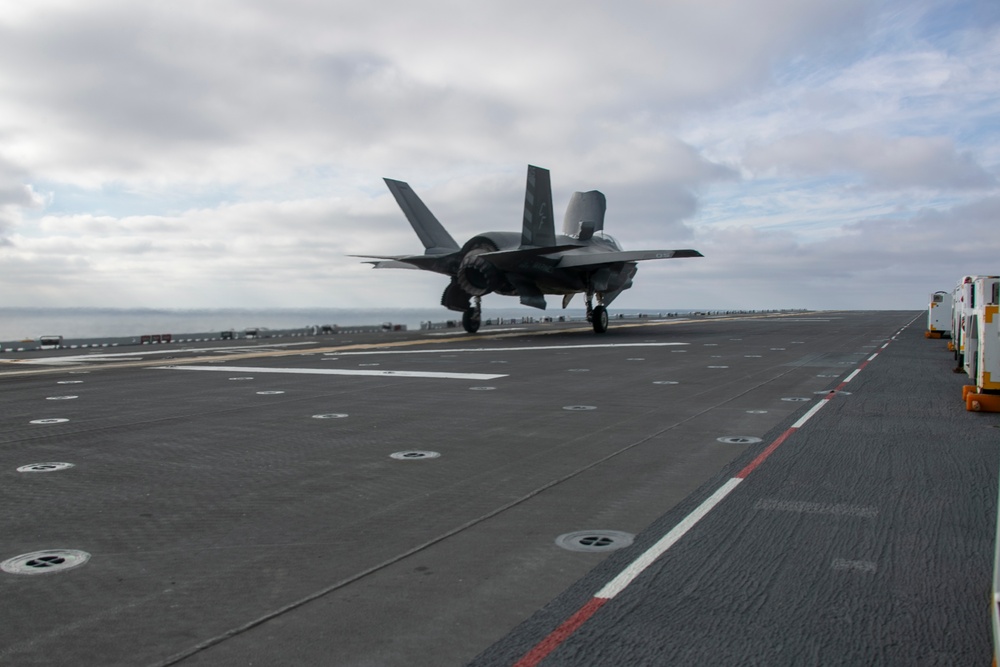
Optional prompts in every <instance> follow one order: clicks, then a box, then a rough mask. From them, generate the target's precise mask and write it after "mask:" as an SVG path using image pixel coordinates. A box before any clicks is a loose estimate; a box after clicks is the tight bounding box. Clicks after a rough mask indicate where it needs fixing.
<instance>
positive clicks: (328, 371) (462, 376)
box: [153, 366, 507, 380]
mask: <svg viewBox="0 0 1000 667" xmlns="http://www.w3.org/2000/svg"><path fill="white" fill-rule="evenodd" d="M153 370H168V371H223V372H226V373H232V372H233V371H239V372H245V373H284V374H288V375H360V376H365V377H402V378H431V379H446V380H496V379H498V378H505V377H507V375H506V374H503V375H501V374H495V373H494V374H490V373H439V372H433V371H357V370H348V369H340V368H258V367H255V366H154V367H153Z"/></svg>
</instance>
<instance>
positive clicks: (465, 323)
mask: <svg viewBox="0 0 1000 667" xmlns="http://www.w3.org/2000/svg"><path fill="white" fill-rule="evenodd" d="M475 299H476V305H475V306H473V307H472V308H469V309H467V310H466V311H464V312H463V313H462V327H463V328H464V329H465V330H466V331H467V332H469V333H470V334H474V333H476V332H477V331H479V325H480V324H481V323H482V321H483V300H482V298H481V297H478V296H477V297H475Z"/></svg>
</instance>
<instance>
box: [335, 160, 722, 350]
mask: <svg viewBox="0 0 1000 667" xmlns="http://www.w3.org/2000/svg"><path fill="white" fill-rule="evenodd" d="M385 183H386V185H388V186H389V191H390V192H392V196H393V197H395V198H396V202H397V203H398V204H399V207H400V208H401V209H403V213H404V214H405V215H406V219H407V220H409V221H410V225H412V226H413V231H415V232H416V233H417V236H418V237H420V240H421V242H423V244H424V248H425V250H424V254H422V255H390V256H382V255H354V256H355V257H365V258H369V259H373V260H376V261H373V262H369V263H370V264H373V265H374V266H375V268H407V269H413V268H416V269H423V270H425V271H435V272H437V273H443V274H444V275H446V276H448V277H450V278H451V282H450V283H449V284H448V287H446V288H445V290H444V294H442V295H441V305H442V306H444V307H445V308H448V309H449V310H454V311H458V312H461V313H462V326H464V327H465V330H466V331H468V332H469V333H475V332H476V331H478V330H479V324H480V322H481V319H482V308H481V299H482V297H483V295H485V294H489V293H490V292H496V293H497V294H503V295H505V296H516V297H519V298H520V300H521V303H523V304H524V305H526V306H532V307H534V308H541V309H544V308H545V296H544V295H545V294H560V295H562V297H563V299H562V307H563V308H565V307H566V306H568V305H569V302H570V300H571V299H572V298H573V295H574V294H576V293H578V292H582V293H584V294H586V295H587V320H588V321H589V322H590V323H591V324H592V325H593V327H594V331H595V332H596V333H604V332H605V331H607V329H608V309H607V306H608V305H609V304H610V303H611V302H612V301H614V300H615V298H616V297H617V296H618V295H619V294H621V293H622V291H623V290H627V289H628V288H629V287H631V286H632V278H633V277H634V276H635V272H636V269H637V267H636V262H638V261H641V260H644V259H672V258H677V257H702V254H701V253H700V252H698V251H697V250H631V251H626V250H622V248H621V246H620V245H618V242H617V241H615V240H614V239H613V238H611V237H610V236H608V235H607V234H605V233H604V212H605V210H606V208H607V203H606V200H605V198H604V195H603V194H601V193H600V192H598V191H597V190H591V191H590V192H576V193H574V194H573V196H572V198H571V199H570V202H569V205H568V206H567V207H566V215H565V216H564V218H563V233H562V234H560V235H557V234H556V232H555V224H554V222H553V219H552V184H551V182H550V180H549V172H548V170H547V169H542V168H541V167H534V166H531V165H528V185H527V189H526V191H525V195H524V222H523V225H522V227H521V233H520V234H518V233H516V232H485V233H483V234H479V235H477V236H474V237H472V238H471V239H469V240H468V241H466V242H465V245H463V246H459V245H458V244H457V243H455V239H453V238H452V237H451V235H450V234H449V233H448V232H447V231H446V230H445V228H444V227H443V226H442V225H441V223H440V222H438V219H437V218H436V217H434V214H433V213H431V212H430V209H428V208H427V206H426V205H424V203H423V202H422V201H421V200H420V197H418V196H417V195H416V193H415V192H413V190H411V189H410V186H409V185H407V184H406V183H403V182H402V181H393V180H390V179H388V178H387V179H385ZM595 296H596V297H597V305H596V306H594V297H595Z"/></svg>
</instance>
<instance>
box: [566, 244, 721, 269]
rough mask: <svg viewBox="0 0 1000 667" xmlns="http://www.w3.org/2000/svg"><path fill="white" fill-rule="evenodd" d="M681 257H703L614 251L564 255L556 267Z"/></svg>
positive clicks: (686, 252)
mask: <svg viewBox="0 0 1000 667" xmlns="http://www.w3.org/2000/svg"><path fill="white" fill-rule="evenodd" d="M681 257H704V255H702V254H701V253H700V252H698V251H697V250H690V249H685V250H614V251H609V252H581V253H566V254H564V255H562V256H561V257H560V258H559V263H558V264H557V265H556V266H558V267H559V268H560V269H564V268H566V269H569V268H579V267H585V266H600V265H602V264H617V263H618V262H640V261H642V260H646V259H677V258H681Z"/></svg>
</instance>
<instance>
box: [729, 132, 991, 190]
mask: <svg viewBox="0 0 1000 667" xmlns="http://www.w3.org/2000/svg"><path fill="white" fill-rule="evenodd" d="M745 164H746V166H748V167H749V168H751V169H753V170H755V171H756V170H768V169H777V170H778V171H780V172H785V173H794V174H805V175H812V174H819V175H833V174H838V173H845V172H846V173H852V174H857V175H859V176H860V177H861V178H862V179H863V181H864V182H865V183H866V184H868V185H871V186H872V187H876V188H880V189H897V188H907V187H924V188H938V189H953V188H954V189H981V188H989V187H994V186H996V184H997V180H996V177H995V176H993V175H992V174H990V173H988V172H987V171H986V170H985V169H983V167H981V166H980V165H978V164H977V163H976V162H975V160H974V159H973V157H972V156H971V155H970V154H969V153H967V152H966V153H959V152H958V151H957V150H956V148H955V144H954V141H952V140H951V139H950V138H947V137H914V136H909V137H899V138H890V137H885V136H878V135H875V134H872V133H869V132H845V133H834V132H825V131H814V132H808V133H803V134H798V135H795V136H791V137H786V138H783V139H780V140H778V141H776V142H774V143H772V144H769V145H766V146H754V147H751V148H750V149H748V150H747V153H746V160H745Z"/></svg>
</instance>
